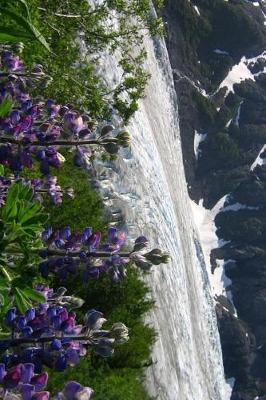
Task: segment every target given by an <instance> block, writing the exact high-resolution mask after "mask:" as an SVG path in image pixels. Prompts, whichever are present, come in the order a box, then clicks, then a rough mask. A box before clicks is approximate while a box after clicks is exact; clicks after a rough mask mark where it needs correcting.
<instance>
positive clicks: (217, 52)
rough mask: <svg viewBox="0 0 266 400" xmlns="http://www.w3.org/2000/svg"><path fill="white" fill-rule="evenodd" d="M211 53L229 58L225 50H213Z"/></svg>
mask: <svg viewBox="0 0 266 400" xmlns="http://www.w3.org/2000/svg"><path fill="white" fill-rule="evenodd" d="M213 52H214V53H216V54H221V55H225V56H229V53H228V51H225V50H220V49H215V50H213Z"/></svg>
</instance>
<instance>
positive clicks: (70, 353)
mask: <svg viewBox="0 0 266 400" xmlns="http://www.w3.org/2000/svg"><path fill="white" fill-rule="evenodd" d="M66 359H67V363H68V364H69V365H70V366H71V367H75V366H76V365H77V364H78V363H79V355H78V353H77V351H76V350H74V349H67V351H66Z"/></svg>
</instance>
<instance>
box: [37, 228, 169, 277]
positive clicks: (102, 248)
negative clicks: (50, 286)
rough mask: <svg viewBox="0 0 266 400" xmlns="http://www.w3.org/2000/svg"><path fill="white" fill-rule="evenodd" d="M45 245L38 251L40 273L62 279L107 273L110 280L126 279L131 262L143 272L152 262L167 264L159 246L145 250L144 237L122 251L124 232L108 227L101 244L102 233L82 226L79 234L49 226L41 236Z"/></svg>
mask: <svg viewBox="0 0 266 400" xmlns="http://www.w3.org/2000/svg"><path fill="white" fill-rule="evenodd" d="M42 238H43V240H44V241H45V242H46V244H47V247H46V248H44V249H42V250H41V251H40V252H39V253H40V256H41V257H43V258H44V259H45V260H44V261H43V262H41V263H40V265H39V268H40V272H41V274H42V276H43V277H44V278H47V277H48V275H49V273H56V274H57V275H58V276H59V277H61V278H62V279H65V278H67V276H68V275H69V274H81V275H82V279H83V280H85V281H86V280H88V279H97V278H99V276H100V275H101V274H108V275H109V276H110V278H111V280H112V281H113V282H119V281H121V280H123V279H124V278H126V276H127V275H126V265H127V264H129V263H130V262H132V263H134V264H135V265H136V266H137V267H138V268H140V269H142V270H143V271H148V270H150V268H151V267H152V266H153V265H159V264H161V263H167V262H168V261H169V254H168V253H167V252H163V251H162V250H159V249H153V250H151V251H145V250H146V248H147V246H148V240H147V238H146V237H145V236H140V237H138V238H137V239H136V241H135V244H134V247H133V249H132V250H131V251H125V252H123V251H122V247H123V246H124V244H125V241H126V235H125V233H124V232H121V231H118V230H117V229H116V228H114V227H111V228H110V229H108V231H107V235H106V240H105V242H104V243H103V244H101V233H100V232H93V231H92V229H91V228H89V227H88V228H85V229H84V230H83V232H81V233H72V232H71V229H70V228H69V227H65V228H64V229H62V230H60V231H55V232H53V230H52V228H51V227H48V228H47V229H46V230H45V231H44V232H43V235H42Z"/></svg>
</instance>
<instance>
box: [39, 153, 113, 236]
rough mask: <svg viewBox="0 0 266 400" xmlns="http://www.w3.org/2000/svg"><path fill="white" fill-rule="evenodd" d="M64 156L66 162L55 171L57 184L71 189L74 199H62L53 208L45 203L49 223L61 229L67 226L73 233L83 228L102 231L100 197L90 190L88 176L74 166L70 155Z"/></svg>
mask: <svg viewBox="0 0 266 400" xmlns="http://www.w3.org/2000/svg"><path fill="white" fill-rule="evenodd" d="M64 155H65V157H66V162H64V163H63V165H62V166H61V168H60V170H58V171H56V175H57V177H58V183H59V185H61V186H62V187H72V188H73V189H74V196H75V197H74V199H64V201H63V203H62V204H61V205H57V206H54V207H51V205H50V203H48V202H46V203H45V207H46V210H47V212H49V223H50V224H52V225H53V226H55V227H56V228H63V227H64V226H66V224H67V225H69V226H70V227H71V229H73V231H79V230H82V229H83V228H84V227H85V226H91V227H93V229H94V230H101V231H103V230H104V228H105V224H104V222H103V220H102V214H103V203H102V200H101V199H100V196H99V195H98V194H97V193H96V192H95V191H93V190H92V189H91V186H90V180H89V174H88V173H87V172H86V171H84V170H82V169H80V168H77V167H76V166H74V164H73V160H72V155H71V154H67V153H64Z"/></svg>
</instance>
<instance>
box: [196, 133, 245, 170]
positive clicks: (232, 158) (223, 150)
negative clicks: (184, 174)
mask: <svg viewBox="0 0 266 400" xmlns="http://www.w3.org/2000/svg"><path fill="white" fill-rule="evenodd" d="M202 148H203V149H204V150H205V151H204V153H203V156H202V158H201V160H200V168H201V170H202V171H210V170H213V169H223V168H224V169H227V168H233V167H234V166H237V165H239V162H240V160H241V152H240V150H239V147H238V145H237V143H236V142H235V141H234V140H233V139H232V138H231V137H230V136H229V135H228V133H225V132H219V133H217V134H215V135H209V136H208V138H207V140H206V141H205V142H204V143H203V145H202Z"/></svg>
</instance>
